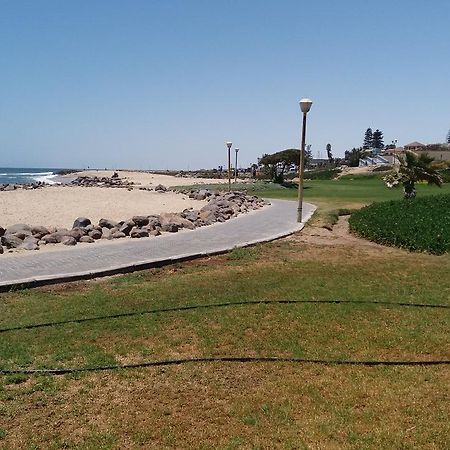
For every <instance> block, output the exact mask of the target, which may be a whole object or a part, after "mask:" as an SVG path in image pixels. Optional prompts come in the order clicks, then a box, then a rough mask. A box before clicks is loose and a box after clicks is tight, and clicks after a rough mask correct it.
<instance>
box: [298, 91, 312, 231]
mask: <svg viewBox="0 0 450 450" xmlns="http://www.w3.org/2000/svg"><path fill="white" fill-rule="evenodd" d="M299 103H300V109H301V111H302V113H303V126H302V141H301V146H300V164H299V167H298V178H299V180H298V208H297V222H299V223H300V222H301V221H302V219H303V181H304V180H303V179H304V173H305V139H306V115H307V114H308V112H309V110H310V109H311V105H312V101H311V100H310V99H309V98H302V99H301V100H300V102H299Z"/></svg>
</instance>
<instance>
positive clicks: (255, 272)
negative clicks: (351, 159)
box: [0, 180, 450, 449]
mask: <svg viewBox="0 0 450 450" xmlns="http://www.w3.org/2000/svg"><path fill="white" fill-rule="evenodd" d="M366 182H369V180H367V181H366ZM330 183H333V182H330ZM330 183H327V182H320V183H317V184H313V187H312V188H311V190H310V192H313V189H314V188H315V189H316V190H315V196H316V197H315V198H316V199H321V201H323V202H324V204H325V203H326V202H327V200H326V199H327V195H328V196H329V197H333V198H332V199H331V201H330V202H329V207H330V208H331V207H333V206H334V205H336V204H337V205H342V206H343V205H348V204H349V203H352V202H354V199H355V198H356V199H357V200H358V201H359V202H361V203H365V202H366V200H365V199H367V198H370V199H372V198H373V197H376V196H378V195H380V194H379V189H378V187H377V186H375V185H373V186H372V184H371V183H369V184H368V185H365V186H366V187H367V191H368V192H367V193H366V195H367V196H366V197H364V196H363V195H362V193H361V192H360V189H361V185H359V182H358V183H357V185H356V186H357V187H356V191H358V192H351V190H352V189H355V185H349V184H347V182H345V183H344V185H346V186H347V188H346V189H342V191H341V195H340V196H338V195H337V194H336V192H337V191H336V184H334V185H332V184H330ZM334 183H336V182H334ZM339 183H341V182H339ZM348 183H350V181H349V182H348ZM339 186H340V184H339ZM352 186H353V188H352ZM363 186H364V185H363ZM368 186H370V187H368ZM372 189H373V190H372ZM331 191H332V192H333V194H331V193H330V192H331ZM385 191H386V192H387V193H388V195H393V194H395V191H394V192H392V191H388V190H387V189H386V190H385ZM327 192H328V194H327ZM383 193H384V192H383ZM396 194H397V195H399V192H398V191H397V192H396ZM310 198H311V197H310ZM355 203H356V201H355ZM449 271H450V257H449V256H448V255H447V256H441V257H437V256H432V255H417V254H411V253H407V252H404V251H401V250H395V249H380V248H375V249H373V250H371V249H370V247H368V248H365V247H363V248H360V247H359V246H354V247H347V246H339V245H338V246H325V247H321V246H312V245H305V244H304V243H302V242H300V241H299V240H298V239H295V238H293V239H292V238H291V239H288V240H282V241H278V242H274V243H271V244H267V245H263V246H257V247H254V248H250V249H245V250H236V251H234V252H232V253H231V254H230V255H225V256H221V257H215V258H211V259H209V260H201V261H197V262H193V263H186V264H180V265H176V266H173V267H167V268H165V269H160V270H151V271H145V272H140V273H137V274H134V275H128V276H119V277H114V278H111V279H107V280H102V281H100V282H90V283H79V284H74V285H71V286H67V287H61V288H53V289H52V288H46V289H40V290H33V291H23V292H17V293H11V294H3V295H1V296H0V328H4V327H10V326H14V325H18V324H24V323H36V322H41V321H49V320H62V319H71V318H74V317H89V316H92V315H108V314H114V313H117V312H124V311H141V310H144V309H151V308H157V307H160V306H165V307H167V306H177V305H188V304H204V303H214V302H221V301H233V300H253V299H258V298H266V299H284V298H297V299H318V300H326V299H335V298H340V299H347V300H355V301H358V300H385V301H392V302H396V301H397V302H398V301H409V302H426V303H445V304H449V299H450V288H449V286H448V282H447V280H448V273H449ZM374 273H377V274H378V276H377V277H374V276H373V274H374ZM449 324H450V313H449V312H448V310H432V309H404V308H403V309H400V308H396V307H386V306H374V305H358V306H354V305H353V306H351V305H345V306H344V305H340V306H338V305H325V304H324V305H319V306H317V305H291V306H280V305H266V306H262V305H260V306H250V307H236V308H223V309H201V310H195V311H190V312H183V313H181V312H176V313H165V314H157V315H142V316H134V317H130V318H125V319H112V320H104V321H98V322H88V323H84V324H70V325H64V326H60V327H54V328H48V329H36V330H28V331H15V332H10V333H3V334H0V366H2V367H5V366H9V367H17V366H30V367H48V366H75V365H89V364H104V363H110V362H119V363H128V362H137V361H142V360H149V359H157V358H165V357H193V356H194V357H195V356H205V355H286V356H290V355H292V356H304V357H327V358H333V357H336V358H369V359H370V358H373V359H388V358H389V359H390V358H392V359H403V358H406V359H408V358H411V359H424V360H426V359H444V358H446V359H448V358H449V357H450V354H449V350H448V349H449V345H448V343H449V339H448V329H449ZM449 386H450V373H449V370H448V368H446V367H427V368H422V367H413V368H406V367H404V368H394V367H392V368H388V367H378V368H364V367H323V366H317V365H292V364H250V365H243V364H216V365H198V366H183V367H170V368H158V369H143V370H131V371H124V372H120V371H119V372H111V373H98V374H89V375H78V376H62V377H18V376H15V377H12V376H10V377H6V376H3V377H1V376H0V448H36V447H33V445H34V446H37V448H85V449H87V448H92V449H94V448H95V449H97V448H136V447H139V446H145V448H222V449H231V448H339V449H341V448H355V449H356V448H380V449H381V448H383V449H384V448H405V449H406V448H429V449H438V448H444V447H445V445H446V443H447V437H448V434H449V433H450V427H449V423H448V413H449V409H448V404H449V402H448V400H449V397H450V388H449Z"/></svg>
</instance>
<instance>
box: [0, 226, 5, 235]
mask: <svg viewBox="0 0 450 450" xmlns="http://www.w3.org/2000/svg"><path fill="white" fill-rule="evenodd" d="M5 231H6V230H5V229H4V228H3V227H0V237H2V236H3V235H4V234H5Z"/></svg>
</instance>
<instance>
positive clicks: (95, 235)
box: [88, 230, 102, 239]
mask: <svg viewBox="0 0 450 450" xmlns="http://www.w3.org/2000/svg"><path fill="white" fill-rule="evenodd" d="M88 235H89V236H90V237H91V238H92V239H100V238H101V237H102V232H101V231H99V230H92V231H89V233H88Z"/></svg>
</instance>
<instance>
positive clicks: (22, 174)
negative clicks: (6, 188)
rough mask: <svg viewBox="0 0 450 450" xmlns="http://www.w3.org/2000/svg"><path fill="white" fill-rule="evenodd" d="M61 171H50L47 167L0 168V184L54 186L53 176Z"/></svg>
mask: <svg viewBox="0 0 450 450" xmlns="http://www.w3.org/2000/svg"><path fill="white" fill-rule="evenodd" d="M60 170H61V169H50V168H47V167H41V168H37V169H36V168H33V169H30V168H28V167H26V168H24V167H19V168H11V167H0V184H6V183H10V184H28V183H35V182H36V181H43V182H45V183H49V184H54V183H55V181H54V178H56V177H57V175H55V174H56V173H57V172H59V171H60Z"/></svg>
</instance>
